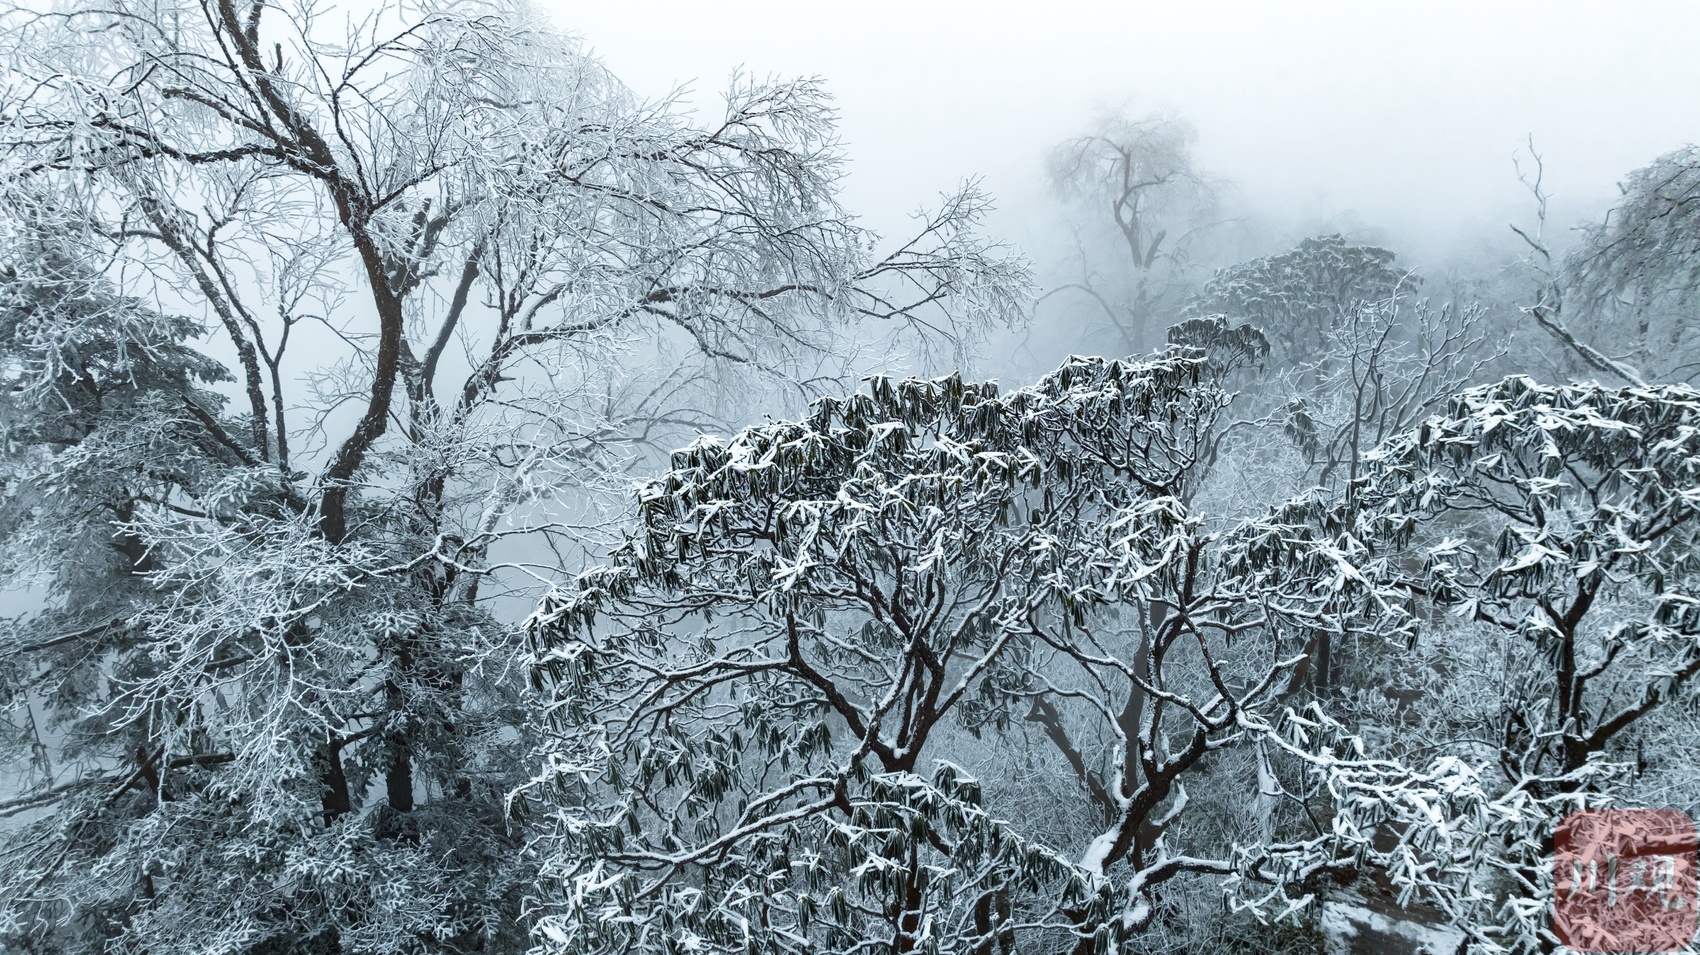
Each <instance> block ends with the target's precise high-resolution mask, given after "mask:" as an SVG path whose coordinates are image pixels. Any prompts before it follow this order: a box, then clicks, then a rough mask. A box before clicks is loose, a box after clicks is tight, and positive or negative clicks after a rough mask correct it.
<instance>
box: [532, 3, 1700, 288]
mask: <svg viewBox="0 0 1700 955" xmlns="http://www.w3.org/2000/svg"><path fill="white" fill-rule="evenodd" d="M544 6H545V9H547V10H549V11H550V12H551V13H552V15H553V17H554V19H555V21H556V22H557V23H558V24H559V25H560V26H562V27H563V28H565V29H568V30H571V31H574V32H576V33H578V34H579V35H580V36H582V37H583V38H584V40H585V41H586V42H587V44H588V45H589V46H590V47H591V49H592V50H594V51H595V52H596V53H597V54H598V55H600V56H601V57H602V58H603V59H604V60H605V61H606V62H607V63H608V65H609V66H610V67H611V68H612V69H613V71H614V73H615V75H617V76H619V77H621V78H622V79H623V80H625V81H626V82H627V83H628V84H630V85H632V86H633V87H634V88H635V89H636V90H637V91H638V92H640V93H642V94H645V95H648V96H661V95H664V94H667V93H668V92H669V91H671V90H674V89H675V88H684V89H685V90H687V91H688V92H689V94H690V96H691V98H692V100H693V102H697V103H699V104H703V105H708V106H712V105H713V103H714V98H715V97H716V96H717V95H718V93H719V91H720V90H721V89H722V88H723V87H724V85H725V82H726V80H727V77H728V76H729V75H730V74H731V73H732V71H733V70H735V69H739V68H742V69H744V70H745V71H747V72H750V73H753V74H755V75H757V76H764V75H767V74H778V75H784V76H795V75H812V76H813V75H818V76H820V77H823V78H824V79H825V80H826V81H827V84H828V88H829V89H830V90H831V91H832V93H833V94H834V95H835V96H836V97H837V100H838V103H839V106H840V109H841V111H842V132H843V137H844V140H845V144H846V147H847V153H848V155H849V158H850V169H851V172H852V175H851V177H850V182H849V184H848V189H847V194H846V198H847V200H848V205H849V207H850V208H851V209H854V210H856V211H858V212H859V213H861V214H863V215H864V216H866V217H867V218H868V220H869V221H870V223H871V224H873V225H874V226H875V227H876V228H878V229H880V230H881V231H882V232H886V233H888V234H889V233H894V232H898V231H901V227H902V224H903V221H904V219H903V217H904V215H905V214H906V213H908V212H910V211H911V210H912V209H913V208H914V207H915V206H916V205H918V204H920V203H922V202H925V201H928V200H931V199H932V198H933V197H934V196H935V195H936V194H937V193H938V192H939V191H941V190H944V189H948V188H950V187H951V186H953V185H954V184H955V183H956V182H957V181H959V180H960V179H961V178H962V177H965V176H980V177H983V179H984V184H985V186H986V188H987V189H988V190H989V191H990V192H991V193H992V194H993V195H994V196H995V197H996V198H997V200H998V202H999V206H1000V212H999V214H998V215H997V217H995V219H994V220H993V222H992V228H993V229H994V230H995V231H997V232H1000V233H1001V234H1003V235H1005V236H1007V237H1009V238H1011V239H1013V240H1016V241H1018V242H1024V243H1027V244H1033V241H1032V240H1033V238H1034V230H1035V228H1038V227H1039V223H1041V222H1042V221H1043V217H1044V216H1045V215H1047V214H1048V213H1049V209H1048V208H1047V206H1046V203H1045V199H1044V195H1043V189H1042V186H1043V183H1042V178H1043V177H1042V172H1043V155H1044V152H1045V150H1046V149H1047V148H1048V147H1049V146H1050V145H1052V144H1054V143H1056V142H1058V141H1060V140H1062V139H1064V138H1066V137H1068V136H1070V135H1074V134H1077V133H1079V132H1081V131H1083V130H1084V128H1085V127H1086V126H1087V125H1088V123H1089V122H1090V120H1091V118H1092V116H1093V114H1094V112H1095V111H1096V110H1101V109H1103V108H1106V107H1112V108H1113V107H1120V106H1124V105H1125V106H1127V107H1128V108H1129V109H1130V112H1132V113H1135V114H1143V113H1145V112H1148V111H1150V110H1152V109H1157V108H1166V109H1171V110H1173V111H1175V112H1178V113H1179V114H1180V115H1182V116H1184V117H1185V118H1187V119H1188V120H1190V121H1191V122H1192V123H1193V124H1194V125H1195V126H1196V127H1197V129H1198V132H1199V139H1198V144H1197V153H1198V156H1199V158H1200V159H1201V160H1202V161H1203V163H1204V165H1205V166H1206V167H1207V168H1208V169H1209V170H1211V171H1212V172H1214V173H1216V174H1218V175H1220V176H1223V177H1225V178H1226V179H1228V180H1230V182H1231V183H1232V184H1233V185H1234V186H1235V187H1236V189H1235V192H1234V194H1233V197H1232V198H1233V199H1234V201H1235V203H1236V205H1237V207H1238V209H1239V210H1241V211H1248V210H1249V211H1252V212H1257V213H1262V214H1264V215H1268V216H1272V217H1274V218H1276V219H1279V220H1281V221H1282V222H1284V223H1286V228H1285V229H1284V230H1283V231H1285V232H1288V233H1303V232H1305V231H1318V230H1321V229H1344V230H1346V231H1353V230H1361V229H1364V228H1372V229H1382V230H1390V231H1391V232H1392V233H1393V234H1394V236H1396V240H1395V244H1396V245H1397V246H1398V247H1399V248H1400V250H1401V251H1402V252H1407V253H1416V254H1417V255H1418V257H1419V258H1421V257H1423V256H1424V253H1430V254H1436V253H1440V252H1441V247H1442V246H1451V245H1453V244H1454V243H1455V241H1456V240H1457V239H1458V238H1460V237H1461V236H1470V237H1480V236H1493V237H1495V238H1496V239H1497V237H1499V236H1503V235H1505V234H1507V232H1506V229H1505V224H1506V222H1507V221H1509V220H1510V219H1511V218H1513V217H1517V216H1525V215H1527V214H1528V212H1529V207H1530V203H1529V202H1528V195H1527V192H1526V191H1525V190H1524V189H1523V187H1522V186H1521V185H1519V183H1518V181H1517V178H1516V174H1515V171H1514V168H1513V164H1512V157H1513V155H1514V154H1515V153H1517V152H1518V151H1519V150H1524V149H1526V146H1525V141H1526V139H1527V138H1528V137H1530V136H1532V137H1533V138H1534V142H1535V146H1536V148H1537V149H1538V150H1539V151H1540V152H1541V153H1542V154H1543V155H1544V157H1545V159H1546V163H1547V169H1546V172H1547V185H1548V187H1549V188H1550V190H1551V191H1552V192H1553V203H1554V205H1553V213H1554V222H1555V224H1556V225H1560V226H1568V225H1570V224H1572V223H1573V222H1574V221H1575V220H1576V219H1577V218H1579V217H1582V216H1592V215H1594V214H1597V213H1598V212H1599V211H1600V210H1602V209H1603V208H1604V206H1605V205H1606V204H1607V203H1608V202H1609V201H1610V199H1611V197H1612V196H1614V195H1615V194H1616V190H1615V188H1614V184H1615V183H1616V182H1617V181H1618V179H1619V178H1621V177H1622V176H1623V174H1625V173H1626V172H1628V171H1629V170H1631V169H1633V168H1636V167H1638V166H1641V165H1644V164H1645V163H1646V162H1648V161H1649V160H1651V159H1652V158H1653V157H1654V156H1657V155H1659V154H1661V153H1663V152H1666V151H1668V150H1670V149H1673V148H1675V147H1677V146H1679V145H1681V144H1683V143H1687V142H1692V141H1694V140H1696V139H1700V57H1696V56H1695V55H1694V52H1693V44H1694V40H1695V38H1696V37H1700V6H1696V5H1694V4H1692V3H1680V2H1643V3H1636V4H1634V5H1633V7H1629V6H1616V5H1605V4H1590V3H1577V2H1543V3H1532V2H1516V3H1495V4H1480V3H1464V2H1443V3H1425V4H1422V5H1420V6H1416V5H1382V4H1364V3H1318V2H1304V3H1283V4H1260V3H1248V2H1232V3H1230V2H1220V0H1217V2H1201V3H1149V2H1143V0H1139V2H1116V3H1103V2H1097V3H1083V2H1066V3H1049V4H1043V5H1040V4H1026V5H1014V4H1001V5H985V4H970V3H962V2H951V3H926V4H914V3H893V2H886V0H879V2H870V3H860V4H855V5H847V4H795V3H789V2H779V0H759V2H757V0H739V2H736V3H717V4H701V3H687V2H682V0H666V2H644V3H626V4H609V3H581V2H560V0H555V2H552V3H545V5H544ZM1034 251H1036V252H1038V251H1042V250H1037V249H1036V250H1034Z"/></svg>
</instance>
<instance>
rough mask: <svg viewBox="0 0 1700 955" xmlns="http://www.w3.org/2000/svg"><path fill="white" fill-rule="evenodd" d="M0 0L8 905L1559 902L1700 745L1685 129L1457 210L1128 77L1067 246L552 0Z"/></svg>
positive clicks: (1688, 793)
mask: <svg viewBox="0 0 1700 955" xmlns="http://www.w3.org/2000/svg"><path fill="white" fill-rule="evenodd" d="M3 16H4V18H5V30H4V34H3V37H0V49H3V50H4V55H5V57H6V61H7V65H8V68H9V69H8V73H7V76H6V79H5V81H4V84H3V85H0V179H3V187H0V379H3V380H0V384H3V387H0V432H3V436H4V444H3V445H0V487H3V490H0V512H3V517H0V574H3V575H4V580H5V583H6V593H7V596H8V600H9V601H10V602H9V603H8V605H7V607H8V610H7V612H8V614H10V616H9V617H8V618H7V620H6V622H5V626H4V627H0V761H3V764H4V767H5V768H4V770H3V771H0V951H5V952H11V951H18V952H32V953H35V952H40V953H73V952H75V953H85V952H86V953H109V952H114V953H115V952H153V953H175V952H184V953H188V952H197V953H198V952H214V953H242V955H282V953H331V952H350V953H380V952H382V953H390V952H457V953H458V952H492V953H494V952H534V953H537V955H568V953H572V955H578V953H610V955H612V953H615V952H619V953H657V955H660V953H668V955H672V953H679V952H703V951H708V952H726V953H732V952H740V953H750V952H769V953H779V952H797V953H805V952H806V953H833V952H842V953H846V955H848V953H851V952H858V953H860V952H870V953H876V952H932V953H960V955H994V953H995V955H1010V953H1014V952H1058V953H1065V952H1066V953H1080V955H1086V953H1102V955H1108V953H1112V952H1124V951H1125V952H1132V951H1182V950H1185V951H1191V950H1196V949H1204V950H1234V951H1238V950H1256V951H1271V950H1275V951H1282V952H1285V951H1295V952H1296V951H1300V950H1306V951H1313V950H1315V949H1316V947H1317V945H1318V944H1319V943H1318V941H1317V939H1318V936H1319V934H1323V933H1326V932H1327V931H1329V929H1328V926H1329V925H1331V924H1333V925H1338V924H1339V923H1340V919H1342V918H1344V919H1347V920H1348V921H1349V920H1350V919H1351V918H1352V917H1354V916H1352V914H1351V913H1352V912H1354V911H1357V909H1354V908H1353V906H1360V907H1361V906H1364V905H1369V906H1377V905H1379V906H1383V908H1382V909H1378V910H1377V911H1386V912H1390V913H1393V917H1396V918H1401V919H1407V920H1409V921H1410V922H1411V924H1413V925H1419V926H1421V927H1422V930H1423V931H1427V932H1431V933H1438V934H1436V935H1435V936H1434V937H1436V938H1444V939H1450V940H1455V941H1456V942H1457V943H1459V944H1464V943H1468V944H1469V945H1471V946H1472V948H1471V950H1472V951H1477V950H1479V951H1488V952H1500V951H1503V952H1534V951H1548V950H1551V949H1552V946H1554V945H1555V944H1557V943H1558V942H1559V941H1560V939H1559V936H1558V935H1557V934H1556V931H1557V929H1556V928H1555V925H1554V922H1553V919H1552V917H1551V909H1550V903H1551V901H1552V899H1553V895H1554V891H1555V889H1554V875H1553V871H1552V866H1551V862H1550V859H1551V854H1552V851H1553V844H1554V842H1553V840H1554V833H1555V830H1556V827H1557V826H1558V824H1559V821H1560V820H1561V819H1562V818H1563V817H1564V815H1565V814H1566V813H1567V812H1569V811H1571V810H1573V809H1577V808H1579V807H1585V806H1593V805H1606V804H1611V803H1613V802H1616V803H1620V804H1628V805H1635V804H1642V803H1657V804H1667V803H1668V804H1675V805H1683V804H1687V805H1693V804H1694V803H1695V801H1696V800H1700V793H1697V792H1696V786H1697V785H1700V784H1697V783H1696V778H1697V776H1696V774H1695V773H1694V771H1693V770H1694V764H1693V758H1692V756H1691V755H1689V754H1690V753H1691V751H1692V747H1691V746H1690V745H1687V744H1686V742H1685V741H1688V740H1690V739H1691V736H1692V732H1693V729H1694V726H1695V715H1696V712H1697V711H1696V703H1697V698H1696V696H1695V690H1694V683H1695V679H1694V678H1695V676H1696V674H1700V609H1697V608H1700V556H1697V555H1700V446H1697V445H1696V441H1697V440H1700V437H1697V436H1700V391H1696V389H1695V387H1694V384H1693V379H1694V376H1695V375H1696V374H1700V358H1697V356H1696V355H1695V354H1694V342H1693V341H1692V337H1693V336H1692V335H1691V334H1690V324H1691V322H1690V319H1691V317H1692V316H1691V313H1692V309H1693V306H1694V304H1695V302H1694V298H1695V297H1694V294H1693V292H1694V277H1695V274H1696V270H1697V269H1700V260H1697V255H1700V253H1697V252H1696V249H1697V248H1700V245H1697V244H1696V238H1695V237H1696V235H1697V234H1700V233H1697V232H1696V229H1697V228H1700V220H1695V219H1694V215H1693V210H1694V209H1696V208H1700V203H1697V202H1696V197H1697V196H1700V153H1696V151H1695V149H1694V147H1686V148H1684V149H1680V150H1677V151H1674V152H1670V153H1668V154H1666V155H1663V156H1661V157H1658V158H1657V159H1655V160H1653V161H1652V162H1651V163H1650V164H1649V165H1647V166H1646V167H1644V168H1642V169H1640V170H1636V171H1633V172H1631V173H1630V174H1629V175H1628V177H1627V178H1626V180H1625V183H1624V185H1623V193H1622V197H1621V201H1620V202H1619V203H1618V204H1617V205H1616V206H1615V207H1614V208H1613V209H1612V210H1611V213H1610V215H1609V216H1608V217H1606V218H1605V219H1604V220H1603V221H1601V222H1599V223H1597V224H1594V225H1590V226H1587V227H1585V228H1584V229H1582V230H1581V232H1580V233H1579V239H1578V241H1577V242H1576V243H1574V245H1573V246H1572V247H1569V248H1557V247H1555V246H1554V245H1553V244H1552V243H1551V240H1550V239H1549V237H1548V235H1547V233H1546V232H1545V231H1544V229H1543V228H1542V227H1544V226H1545V225H1546V222H1545V215H1546V205H1545V193H1544V192H1543V191H1542V187H1541V186H1540V185H1539V181H1538V180H1536V181H1535V182H1534V192H1533V196H1532V204H1533V205H1534V207H1535V209H1536V218H1537V222H1538V225H1537V226H1529V225H1525V226H1520V227H1519V228H1518V230H1517V231H1516V232H1515V233H1514V237H1515V241H1516V242H1517V243H1519V251H1520V253H1521V257H1520V258H1518V259H1516V260H1515V261H1510V260H1507V261H1501V262H1494V263H1489V264H1488V265H1484V266H1482V267H1481V268H1480V269H1479V270H1478V271H1476V272H1474V273H1468V274H1459V273H1458V272H1456V271H1453V272H1445V271H1441V270H1428V269H1425V268H1422V267H1419V266H1420V263H1415V262H1411V261H1407V259H1406V257H1404V256H1403V255H1402V254H1401V253H1399V252H1397V251H1395V250H1394V249H1393V248H1391V247H1390V246H1391V245H1394V244H1395V243H1392V242H1391V241H1386V242H1385V244H1384V240H1382V239H1380V238H1377V239H1376V240H1375V241H1373V242H1372V241H1369V240H1367V239H1366V238H1364V237H1362V236H1357V235H1352V234H1345V233H1342V232H1340V231H1337V230H1315V229H1308V228H1306V229H1300V230H1297V231H1295V232H1293V233H1292V234H1290V235H1287V236H1283V237H1281V238H1279V239H1277V240H1274V241H1267V242H1264V243H1263V245H1262V247H1260V248H1258V249H1257V250H1256V251H1255V254H1241V252H1242V251H1243V248H1244V246H1245V244H1246V241H1249V240H1245V239H1244V236H1239V237H1235V236H1234V235H1230V234H1229V233H1230V232H1231V230H1232V228H1234V226H1233V223H1232V221H1231V217H1226V216H1222V215H1220V213H1221V211H1222V208H1223V203H1224V202H1225V201H1226V199H1225V198H1224V197H1225V195H1226V190H1225V188H1224V183H1223V182H1222V181H1221V180H1220V179H1218V178H1217V177H1215V176H1213V175H1212V174H1211V173H1210V172H1209V171H1208V170H1207V169H1205V168H1204V165H1203V163H1202V162H1201V161H1200V160H1199V158H1198V157H1197V156H1196V155H1195V154H1194V152H1193V149H1194V143H1195V139H1196V135H1197V134H1196V132H1195V131H1194V129H1193V128H1192V127H1191V126H1190V125H1189V124H1187V123H1186V121H1185V120H1183V119H1181V118H1180V117H1178V116H1175V115H1173V114H1168V113H1157V114H1152V115H1149V116H1141V115H1137V114H1132V113H1125V112H1124V113H1112V114H1106V115H1105V116H1104V117H1103V118H1102V119H1101V121H1099V122H1097V123H1096V124H1094V125H1093V126H1092V127H1091V128H1089V129H1086V130H1084V131H1083V132H1082V134H1081V135H1079V136H1076V137H1073V138H1070V139H1068V140H1066V141H1064V142H1062V143H1060V144H1058V145H1057V146H1056V147H1055V148H1054V149H1053V150H1052V151H1051V152H1050V154H1049V163H1048V166H1047V170H1048V176H1049V180H1048V181H1049V185H1050V187H1051V192H1052V195H1053V198H1054V199H1055V203H1056V204H1055V209H1054V211H1055V213H1056V215H1057V216H1058V217H1059V218H1060V219H1061V220H1062V221H1064V222H1066V223H1067V225H1068V226H1069V228H1070V229H1071V230H1072V232H1073V234H1074V235H1075V237H1076V242H1075V243H1074V245H1073V246H1072V248H1070V249H1068V250H1066V251H1062V252H1056V251H1055V250H1039V251H1038V252H1035V253H1034V257H1033V259H1032V260H1029V259H1028V258H1026V257H1024V256H1023V255H1022V254H1021V253H1018V252H1016V251H1015V250H1013V249H1011V248H1009V247H1007V246H1005V245H1002V244H1000V243H999V242H997V241H995V240H994V239H992V238H991V237H989V236H988V235H987V234H986V230H985V226H984V222H985V219H984V217H985V214H986V212H987V210H988V209H989V204H990V200H989V198H988V197H987V196H986V195H985V194H984V193H983V192H982V191H981V190H980V189H979V187H978V186H976V185H974V184H973V183H972V182H970V183H969V184H968V185H965V186H964V187H963V188H962V189H961V190H959V191H957V192H953V193H950V194H947V195H944V196H941V197H939V198H938V201H937V202H936V203H935V204H934V205H933V206H931V207H929V208H928V209H927V210H926V211H925V212H924V213H923V214H922V215H921V216H919V217H918V218H917V219H916V220H915V223H914V228H913V230H912V231H911V232H910V233H908V234H902V235H897V236H893V237H886V236H880V235H876V234H875V233H873V232H872V231H871V230H869V229H868V228H867V227H866V226H865V225H863V224H862V222H861V221H860V220H858V219H857V218H856V217H855V215H854V214H853V212H852V211H851V210H849V209H847V208H845V206H844V205H843V202H842V199H841V196H842V189H843V185H844V176H845V167H844V163H845V158H846V155H845V151H844V149H843V147H842V146H841V145H840V143H839V139H838V135H839V132H838V129H839V128H838V125H837V117H836V115H835V113H834V110H833V106H832V103H831V100H830V98H829V96H828V95H827V92H826V88H825V86H824V85H823V84H822V82H821V81H818V80H797V81H759V82H758V81H752V80H750V79H749V78H747V77H737V78H734V80H733V81H732V83H731V84H730V86H729V88H728V90H727V91H726V93H725V95H724V97H723V100H722V102H721V103H720V108H719V109H718V111H706V110H699V111H693V110H690V109H687V108H686V107H685V106H684V105H683V104H682V103H681V102H680V101H679V100H676V99H668V100H660V101H651V100H646V99H644V98H643V97H641V96H639V95H637V94H636V93H634V92H633V91H631V90H630V89H628V88H627V87H625V86H624V85H622V84H621V83H620V81H619V80H618V79H617V78H615V77H614V76H613V75H611V73H610V72H609V71H608V70H607V69H606V68H605V67H604V66H603V65H602V64H601V63H600V62H598V61H597V59H596V58H595V57H593V56H591V55H589V54H588V53H586V52H585V49H584V47H583V46H582V45H581V44H580V42H579V41H577V40H575V39H573V38H571V37H569V36H567V35H565V34H563V33H561V32H559V31H558V30H557V29H556V28H554V27H553V26H551V25H550V24H549V23H548V21H547V19H546V18H544V17H543V16H542V15H540V14H539V13H537V12H536V11H533V10H530V9H529V8H527V7H525V6H523V5H520V4H518V3H509V2H507V0H498V2H482V0H478V2H448V3H441V4H436V3H433V4H427V5H424V6H420V7H413V6H405V5H397V6H382V7H380V8H377V9H375V10H373V11H372V12H370V13H366V14H359V15H354V14H350V13H348V12H346V11H343V10H341V9H339V8H333V7H331V6H330V5H328V4H323V5H318V4H312V3H308V4H305V5H301V6H297V7H289V8H282V7H273V6H270V5H268V4H267V3H265V2H264V0H256V2H253V3H247V2H239V0H192V2H189V0H185V2H178V0H159V2H151V0H150V2H144V3H134V2H130V0H120V2H117V3H100V4H96V3H83V2H69V3H66V4H63V5H61V6H59V7H56V8H55V9H54V10H53V11H51V12H46V13H43V12H30V11H25V10H12V11H10V12H8V13H5V14H4V15H3ZM1035 336H1045V337H1048V338H1049V339H1051V340H1052V341H1053V343H1057V342H1060V343H1062V344H1063V345H1065V346H1066V347H1067V348H1068V349H1071V350H1073V351H1075V352H1076V354H1073V355H1070V356H1069V357H1068V358H1066V359H1064V360H1062V361H1061V362H1060V363H1058V364H1056V365H1055V367H1052V368H1049V369H1044V370H1043V371H1042V372H1040V373H1037V374H1030V373H1027V372H1025V371H1021V370H1020V369H1019V367H1018V365H1017V363H1016V361H1015V360H1013V359H1011V360H1007V361H1006V360H1004V359H1003V358H1001V357H1000V355H1005V354H1011V353H1019V352H1020V351H1021V348H1022V347H1024V346H1023V345H1022V343H1023V341H1026V342H1029V343H1030V342H1031V341H1032V339H1033V337H1035ZM1094 352H1107V353H1108V354H1105V355H1102V356H1099V355H1096V354H1093V353H1094ZM1000 362H1001V363H1000ZM987 369H992V370H996V371H999V372H1000V373H1002V372H1006V371H1007V372H1012V374H1008V375H1005V376H1004V377H1003V379H1002V380H1001V381H1000V380H994V379H992V378H991V377H990V376H989V374H988V373H987ZM1673 741H1675V742H1673Z"/></svg>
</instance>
